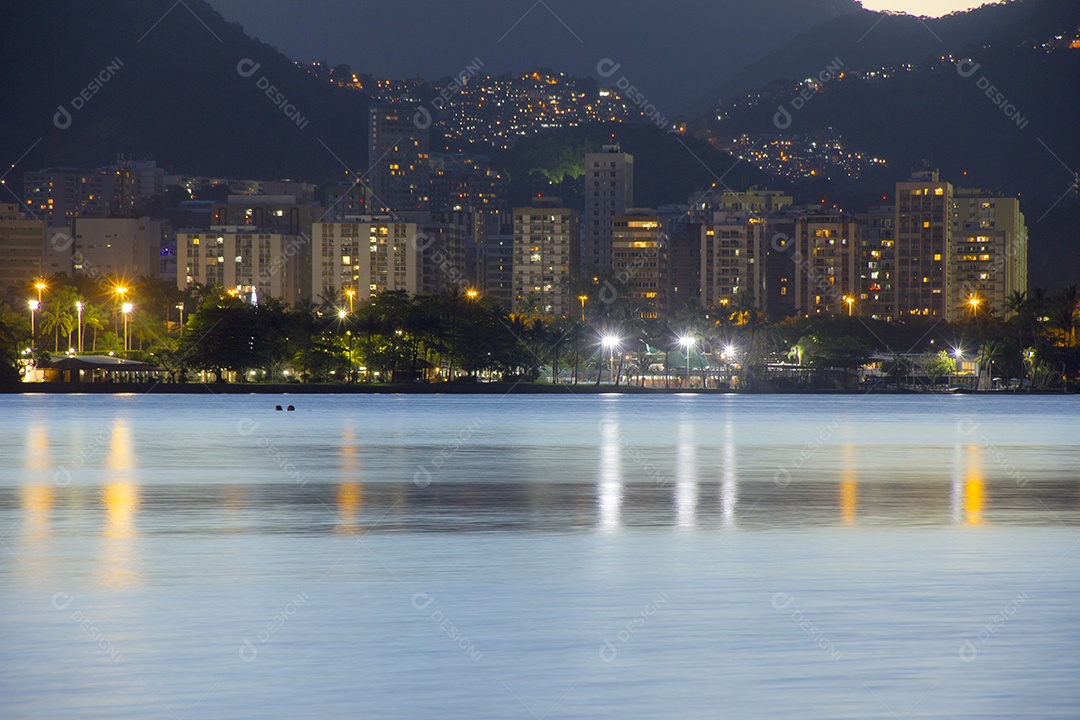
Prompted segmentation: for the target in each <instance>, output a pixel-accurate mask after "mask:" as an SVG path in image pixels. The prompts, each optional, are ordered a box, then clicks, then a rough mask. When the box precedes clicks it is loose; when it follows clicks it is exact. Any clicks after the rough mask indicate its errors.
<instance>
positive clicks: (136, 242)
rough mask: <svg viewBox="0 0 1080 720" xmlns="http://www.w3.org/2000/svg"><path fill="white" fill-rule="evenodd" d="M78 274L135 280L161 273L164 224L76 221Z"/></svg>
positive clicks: (143, 220)
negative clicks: (162, 225)
mask: <svg viewBox="0 0 1080 720" xmlns="http://www.w3.org/2000/svg"><path fill="white" fill-rule="evenodd" d="M72 237H73V238H74V240H75V244H74V258H73V260H74V267H75V272H76V273H79V274H81V275H86V276H88V277H94V278H98V277H112V278H121V279H125V278H126V279H127V280H134V279H135V278H137V277H144V278H157V277H159V276H160V272H161V243H162V239H163V238H162V231H161V223H160V222H159V221H157V220H151V219H150V218H148V217H141V218H116V217H110V218H90V217H77V218H75V219H74V220H72Z"/></svg>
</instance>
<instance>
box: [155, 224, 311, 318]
mask: <svg viewBox="0 0 1080 720" xmlns="http://www.w3.org/2000/svg"><path fill="white" fill-rule="evenodd" d="M305 242H306V239H305V238H303V237H301V236H298V235H288V234H285V233H280V232H274V231H271V230H266V229H260V228H256V227H251V226H237V225H228V226H215V227H211V228H210V230H209V231H203V230H181V231H180V232H178V233H177V234H176V265H177V267H176V286H177V288H179V289H180V290H184V289H186V288H188V287H189V286H191V285H193V284H195V283H200V284H202V285H205V286H207V287H213V286H215V285H220V286H221V287H223V288H225V290H226V291H229V292H231V293H233V294H236V295H241V296H243V297H245V298H247V299H249V300H251V301H252V302H257V301H258V299H260V298H267V297H273V298H276V299H278V300H281V301H282V302H284V303H286V304H287V305H293V304H295V303H296V302H298V301H299V300H300V297H301V296H300V261H299V256H300V247H301V246H302V245H303V244H304V243H305Z"/></svg>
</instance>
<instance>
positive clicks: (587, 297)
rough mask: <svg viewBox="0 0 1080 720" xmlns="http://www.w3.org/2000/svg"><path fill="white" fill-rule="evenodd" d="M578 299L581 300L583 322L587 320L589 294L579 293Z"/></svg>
mask: <svg viewBox="0 0 1080 720" xmlns="http://www.w3.org/2000/svg"><path fill="white" fill-rule="evenodd" d="M577 299H578V300H580V301H581V322H585V301H586V300H588V299H589V296H588V295H578V296H577Z"/></svg>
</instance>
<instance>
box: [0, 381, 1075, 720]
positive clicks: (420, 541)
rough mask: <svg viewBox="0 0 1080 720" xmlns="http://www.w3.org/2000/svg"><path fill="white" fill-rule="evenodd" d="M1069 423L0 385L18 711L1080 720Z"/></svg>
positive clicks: (1051, 404)
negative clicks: (73, 391)
mask: <svg viewBox="0 0 1080 720" xmlns="http://www.w3.org/2000/svg"><path fill="white" fill-rule="evenodd" d="M290 403H291V404H294V405H295V406H296V408H297V409H296V411H295V412H291V413H290V412H275V411H274V406H275V405H276V404H281V405H288V404H290ZM1078 420H1080V402H1078V399H1077V398H1076V397H1052V396H1034V397H1019V396H996V397H978V396H933V397H901V396H897V397H886V396H868V397H858V396H735V395H726V396H694V395H677V396H662V397H652V396H650V397H640V396H628V395H598V396H586V397H578V396H574V395H571V394H569V393H568V394H567V395H565V396H518V395H515V396H506V397H488V396H434V395H429V396H399V395H362V396H357V395H352V396H341V395H337V396H333V395H323V396H318V395H291V396H270V395H250V396H227V397H221V396H216V395H212V394H210V393H207V394H206V395H122V396H104V395H85V396H51V395H23V396H4V397H0V603H2V608H3V610H2V612H0V717H4V718H46V717H77V718H151V717H161V718H172V717H175V718H192V719H194V718H252V717H282V718H286V717H287V718H294V717H312V718H315V717H318V718H361V717H378V718H432V717H444V718H525V719H528V718H552V720H554V719H556V718H628V717H633V718H656V717H677V718H716V717H738V718H784V719H785V720H790V718H795V717H797V718H891V717H903V718H912V719H914V718H931V717H933V718H946V717H947V718H1007V717H1008V718H1014V717H1024V718H1076V717H1078V716H1080V683H1078V682H1077V678H1080V649H1078V648H1080V612H1078V610H1077V598H1078V597H1080V469H1078V466H1080V422H1078Z"/></svg>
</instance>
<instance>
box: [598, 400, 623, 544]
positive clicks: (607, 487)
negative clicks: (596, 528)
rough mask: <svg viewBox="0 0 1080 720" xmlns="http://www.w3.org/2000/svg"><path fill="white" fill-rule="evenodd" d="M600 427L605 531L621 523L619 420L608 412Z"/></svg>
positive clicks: (600, 503) (611, 529)
mask: <svg viewBox="0 0 1080 720" xmlns="http://www.w3.org/2000/svg"><path fill="white" fill-rule="evenodd" d="M599 429H600V494H599V497H598V498H597V502H598V503H599V505H600V528H601V529H602V530H604V531H605V532H611V531H613V530H616V529H618V527H619V525H621V524H622V518H621V514H622V494H623V486H622V446H621V445H620V443H619V421H618V420H616V419H615V416H614V414H611V413H609V414H608V415H607V416H606V417H605V418H604V419H603V420H601V421H600V424H599Z"/></svg>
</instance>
